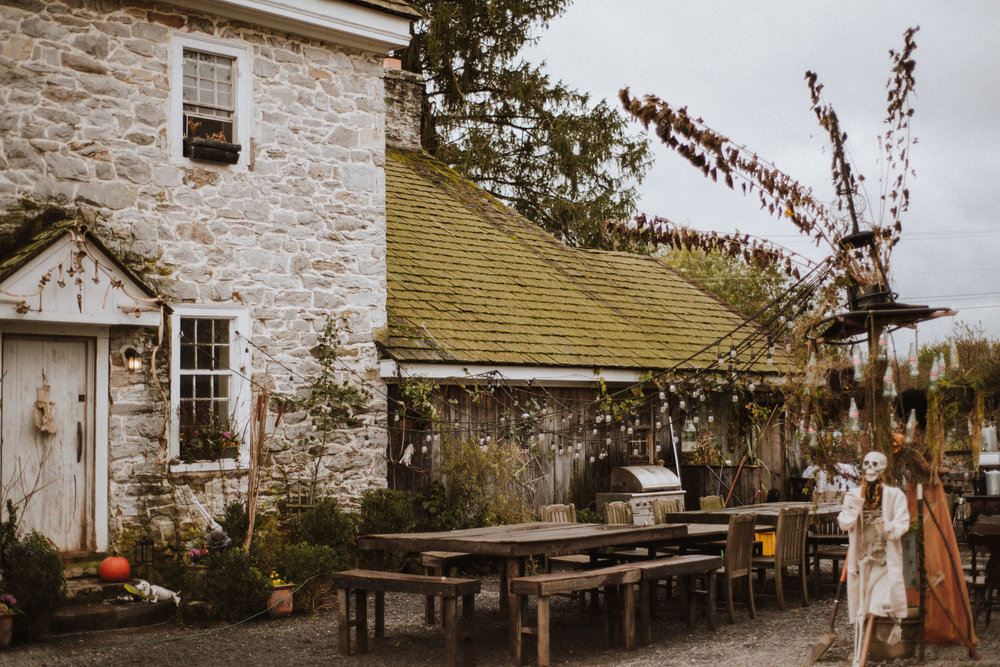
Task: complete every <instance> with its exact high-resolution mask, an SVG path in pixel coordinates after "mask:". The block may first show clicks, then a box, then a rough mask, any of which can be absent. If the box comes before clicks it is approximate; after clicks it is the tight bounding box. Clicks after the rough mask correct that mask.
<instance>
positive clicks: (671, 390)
mask: <svg viewBox="0 0 1000 667" xmlns="http://www.w3.org/2000/svg"><path fill="white" fill-rule="evenodd" d="M670 393H671V394H676V393H677V385H675V384H672V385H670Z"/></svg>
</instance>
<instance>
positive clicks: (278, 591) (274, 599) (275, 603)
mask: <svg viewBox="0 0 1000 667" xmlns="http://www.w3.org/2000/svg"><path fill="white" fill-rule="evenodd" d="M271 586H272V587H273V589H274V590H273V591H271V596H270V597H269V598H268V599H267V613H268V614H270V616H271V618H285V617H286V616H291V615H292V603H293V600H292V594H293V589H294V588H295V584H291V583H289V582H287V581H283V580H282V579H281V576H280V575H279V574H278V573H277V572H275V571H273V570H272V571H271Z"/></svg>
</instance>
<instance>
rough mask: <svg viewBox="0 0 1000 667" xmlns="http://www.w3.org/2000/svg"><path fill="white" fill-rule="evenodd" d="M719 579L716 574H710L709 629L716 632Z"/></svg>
mask: <svg viewBox="0 0 1000 667" xmlns="http://www.w3.org/2000/svg"><path fill="white" fill-rule="evenodd" d="M718 580H719V577H718V575H717V574H716V573H715V572H709V573H708V603H707V606H708V611H707V612H705V613H706V615H707V616H708V629H709V630H711V631H712V632H715V598H716V597H717V596H718V585H719V581H718Z"/></svg>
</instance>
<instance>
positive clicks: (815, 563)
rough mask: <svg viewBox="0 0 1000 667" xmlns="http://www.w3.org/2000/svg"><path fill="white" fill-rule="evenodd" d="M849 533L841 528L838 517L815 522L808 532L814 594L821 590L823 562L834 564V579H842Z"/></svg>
mask: <svg viewBox="0 0 1000 667" xmlns="http://www.w3.org/2000/svg"><path fill="white" fill-rule="evenodd" d="M847 547H848V539H847V533H846V532H844V531H843V530H842V529H841V528H840V524H839V523H837V520H836V519H829V520H826V521H820V522H813V523H812V524H811V525H810V527H809V530H808V532H807V533H806V562H807V563H808V564H809V568H810V569H811V570H812V587H813V594H814V595H816V594H818V592H819V585H820V576H821V572H822V568H821V565H820V564H821V563H822V561H824V560H828V561H831V563H832V564H833V580H834V582H836V581H838V580H839V579H840V568H841V567H842V563H844V562H846V561H847Z"/></svg>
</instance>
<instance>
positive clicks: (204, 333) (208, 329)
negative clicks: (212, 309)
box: [195, 320, 213, 344]
mask: <svg viewBox="0 0 1000 667" xmlns="http://www.w3.org/2000/svg"><path fill="white" fill-rule="evenodd" d="M212 322H213V320H197V336H196V338H195V340H197V341H198V343H199V344H201V343H211V342H212Z"/></svg>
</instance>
